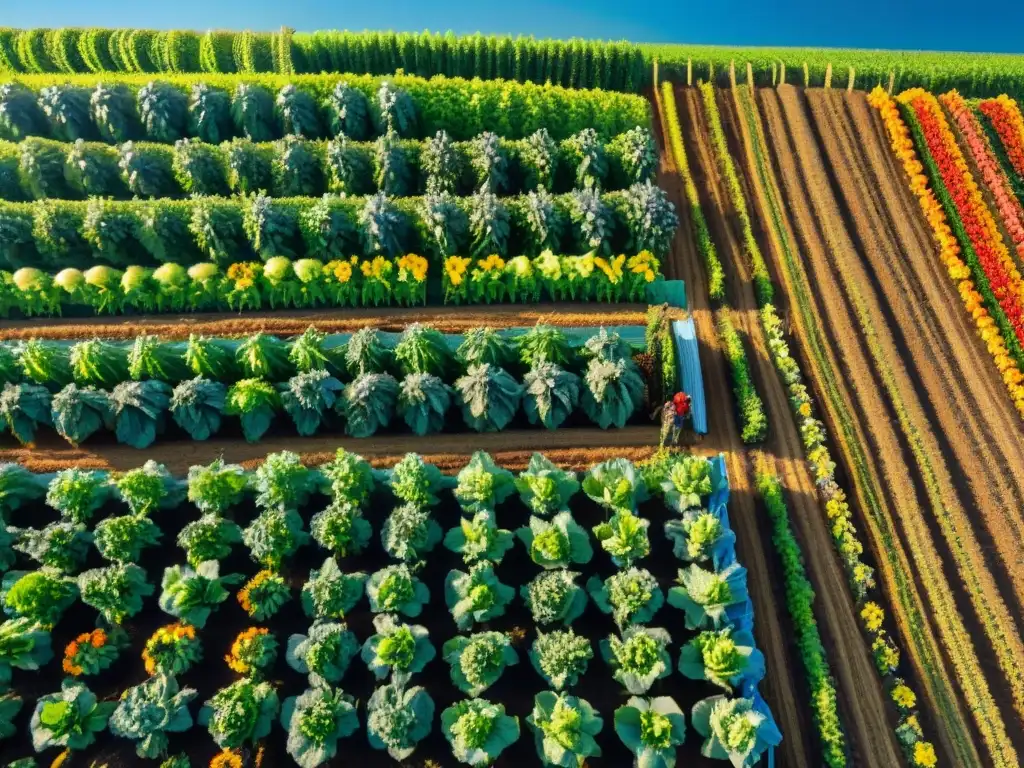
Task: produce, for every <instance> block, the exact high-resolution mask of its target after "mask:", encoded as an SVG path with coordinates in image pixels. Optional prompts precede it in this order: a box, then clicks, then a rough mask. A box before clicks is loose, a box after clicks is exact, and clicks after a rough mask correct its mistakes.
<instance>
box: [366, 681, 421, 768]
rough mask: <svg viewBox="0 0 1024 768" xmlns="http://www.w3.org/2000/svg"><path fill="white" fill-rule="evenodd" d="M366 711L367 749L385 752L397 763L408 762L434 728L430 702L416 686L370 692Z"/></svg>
mask: <svg viewBox="0 0 1024 768" xmlns="http://www.w3.org/2000/svg"><path fill="white" fill-rule="evenodd" d="M366 710H367V718H366V732H367V734H366V735H367V737H368V738H369V740H370V746H371V747H373V748H374V749H382V750H383V749H386V750H387V752H388V754H389V755H390V756H391V759H393V760H397V761H402V760H405V759H407V758H409V757H410V756H411V755H412V753H413V752H415V751H416V745H417V744H418V743H419V742H421V741H423V739H425V738H426V737H427V736H429V735H430V732H431V730H432V729H433V726H434V700H433V699H432V698H430V694H429V693H427V691H426V689H424V688H420V687H419V686H417V687H414V688H408V689H407V688H405V687H404V686H402V685H400V684H399V683H389V684H388V685H383V686H381V687H380V688H377V689H376V690H375V691H374V692H373V695H372V696H371V697H370V700H369V701H368V702H367V703H366Z"/></svg>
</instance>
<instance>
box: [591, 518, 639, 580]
mask: <svg viewBox="0 0 1024 768" xmlns="http://www.w3.org/2000/svg"><path fill="white" fill-rule="evenodd" d="M650 524H651V522H650V520H647V519H645V518H642V517H640V516H639V515H635V514H633V513H632V512H630V511H629V510H627V509H619V510H618V511H616V512H615V514H614V515H612V516H611V517H610V518H608V521H607V522H604V523H599V524H598V525H595V526H594V538H596V539H597V541H598V543H599V544H600V545H601V549H603V550H604V551H605V552H607V553H608V554H609V555H611V556H612V562H613V563H615V565H617V566H618V567H620V568H628V567H630V566H631V565H632V564H633V563H634V562H635V561H637V560H639V559H641V558H643V557H647V555H648V554H650V551H651V542H650V539H648V537H647V529H648V527H649V526H650Z"/></svg>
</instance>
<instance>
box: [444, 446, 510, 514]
mask: <svg viewBox="0 0 1024 768" xmlns="http://www.w3.org/2000/svg"><path fill="white" fill-rule="evenodd" d="M456 481H457V484H456V486H455V499H456V501H458V502H459V506H460V507H462V509H463V511H464V512H468V513H474V512H482V511H493V510H494V509H495V508H496V507H497V506H498V505H499V504H501V503H502V502H504V501H505V499H507V498H508V497H509V496H511V495H512V494H513V493H514V492H515V478H514V477H513V475H512V473H511V472H509V471H508V470H507V469H502V468H501V467H499V466H498V465H497V464H495V463H494V459H492V458H491V456H490V454H488V453H487V452H486V451H476V452H475V453H474V454H473V456H472V457H471V458H470V460H469V462H468V463H467V464H466V466H465V467H463V468H462V469H461V470H460V471H459V474H458V475H457V477H456Z"/></svg>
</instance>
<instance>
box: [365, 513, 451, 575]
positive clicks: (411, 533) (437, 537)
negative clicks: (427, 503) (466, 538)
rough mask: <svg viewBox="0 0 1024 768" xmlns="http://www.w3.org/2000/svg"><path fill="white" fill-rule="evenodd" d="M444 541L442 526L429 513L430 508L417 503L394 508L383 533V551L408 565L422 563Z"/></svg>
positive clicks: (385, 522) (385, 523) (386, 521)
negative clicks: (418, 561) (420, 561)
mask: <svg viewBox="0 0 1024 768" xmlns="http://www.w3.org/2000/svg"><path fill="white" fill-rule="evenodd" d="M441 538H442V532H441V526H440V525H438V524H437V521H436V520H434V518H433V517H432V515H431V514H430V508H429V507H417V506H416V505H414V504H402V505H400V506H397V507H395V508H394V509H393V510H392V512H391V514H390V515H388V517H387V519H386V520H385V521H384V525H383V526H382V527H381V531H380V541H381V544H382V545H383V547H384V551H385V552H387V553H388V554H389V555H391V557H393V558H395V559H396V560H403V561H406V562H415V561H417V560H423V559H424V557H425V556H426V555H427V553H429V552H430V551H432V550H433V549H434V547H436V546H437V545H438V544H439V543H440V542H441Z"/></svg>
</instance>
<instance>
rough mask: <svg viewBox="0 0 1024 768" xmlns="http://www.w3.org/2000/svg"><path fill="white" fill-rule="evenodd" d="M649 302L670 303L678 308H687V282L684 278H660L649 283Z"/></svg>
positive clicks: (647, 297) (647, 296)
mask: <svg viewBox="0 0 1024 768" xmlns="http://www.w3.org/2000/svg"><path fill="white" fill-rule="evenodd" d="M645 298H646V299H647V303H648V304H668V305H669V306H670V307H676V308H677V309H686V283H684V282H683V281H682V280H659V281H658V282H656V283H648V284H647V295H646V296H645Z"/></svg>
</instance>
